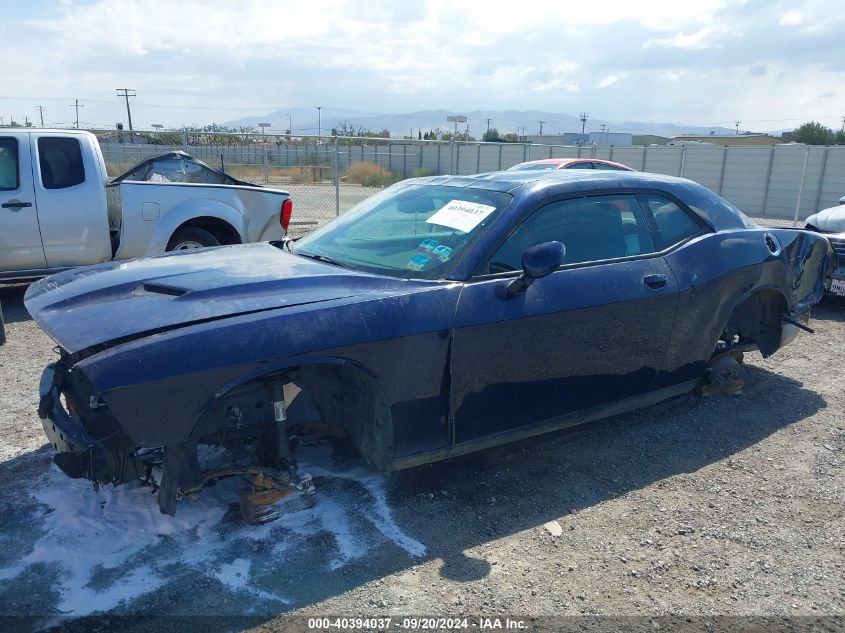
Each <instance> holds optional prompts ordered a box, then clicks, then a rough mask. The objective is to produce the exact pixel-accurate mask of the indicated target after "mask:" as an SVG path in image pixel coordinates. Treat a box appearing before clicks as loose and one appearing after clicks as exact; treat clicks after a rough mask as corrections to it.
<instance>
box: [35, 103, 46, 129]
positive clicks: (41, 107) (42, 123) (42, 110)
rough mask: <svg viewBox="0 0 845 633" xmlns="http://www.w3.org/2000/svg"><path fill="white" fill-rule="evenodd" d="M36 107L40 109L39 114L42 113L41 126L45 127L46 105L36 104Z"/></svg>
mask: <svg viewBox="0 0 845 633" xmlns="http://www.w3.org/2000/svg"><path fill="white" fill-rule="evenodd" d="M35 109H36V110H38V114H39V115H41V127H44V110H45V108H44V106H35Z"/></svg>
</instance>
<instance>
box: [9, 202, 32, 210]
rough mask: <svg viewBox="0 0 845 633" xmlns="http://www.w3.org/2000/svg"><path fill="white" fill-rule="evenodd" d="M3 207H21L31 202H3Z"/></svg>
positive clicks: (29, 205)
mask: <svg viewBox="0 0 845 633" xmlns="http://www.w3.org/2000/svg"><path fill="white" fill-rule="evenodd" d="M2 206H3V208H4V209H21V208H23V207H31V206H32V203H31V202H17V201H16V202H4V203H3V205H2Z"/></svg>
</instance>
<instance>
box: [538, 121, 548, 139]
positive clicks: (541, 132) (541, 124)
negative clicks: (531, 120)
mask: <svg viewBox="0 0 845 633" xmlns="http://www.w3.org/2000/svg"><path fill="white" fill-rule="evenodd" d="M543 123H548V121H540V136H543Z"/></svg>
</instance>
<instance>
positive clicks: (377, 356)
mask: <svg viewBox="0 0 845 633" xmlns="http://www.w3.org/2000/svg"><path fill="white" fill-rule="evenodd" d="M835 258H836V256H835V253H834V251H833V250H832V248H831V246H830V244H829V243H828V241H827V240H826V239H825V238H824V237H823V236H821V235H818V234H815V233H811V232H808V231H802V230H788V229H773V228H768V229H767V228H761V227H758V226H757V225H755V224H754V223H753V222H751V221H750V220H749V219H748V218H746V217H745V216H744V215H743V214H742V213H741V212H740V211H739V210H737V209H736V208H734V207H733V206H732V205H730V204H729V203H728V202H726V201H725V200H723V199H721V198H719V197H718V196H717V195H715V194H713V193H712V192H710V191H709V190H707V189H706V188H704V187H702V186H700V185H698V184H695V183H693V182H691V181H689V180H684V179H679V178H671V177H666V176H658V175H653V174H643V173H635V172H619V171H616V172H610V171H593V172H585V171H578V172H575V171H554V172H524V171H523V172H520V171H516V172H501V173H493V174H482V175H477V176H468V177H450V176H439V177H433V178H422V179H411V180H406V181H403V182H401V183H399V184H397V185H394V186H392V187H390V188H388V189H386V190H384V191H383V192H381V193H379V194H378V195H375V196H373V197H371V198H369V199H367V200H365V201H364V202H362V203H360V204H359V205H358V206H356V207H355V208H354V209H352V210H351V211H349V212H348V213H345V214H344V215H342V216H340V217H339V218H337V219H335V220H334V221H332V222H330V223H328V224H326V225H325V226H323V227H322V228H320V229H319V230H317V231H315V232H313V233H311V234H310V235H308V236H307V237H305V238H302V239H300V240H299V241H296V242H284V243H263V244H247V245H238V246H223V247H218V248H209V249H203V250H200V251H194V252H185V253H177V254H170V255H164V256H160V257H151V258H146V259H139V260H135V261H130V262H119V263H106V264H102V265H97V266H91V267H86V268H81V269H77V270H73V271H68V272H64V273H60V274H58V275H54V276H52V277H49V278H47V279H44V280H42V281H40V282H38V283H37V284H35V285H33V286H32V287H31V288H30V289H29V291H28V292H27V295H26V305H27V308H28V309H29V311H30V313H31V314H32V316H33V317H34V318H35V320H36V321H37V322H38V323H39V325H40V326H41V327H42V328H43V329H44V331H45V332H46V333H47V334H48V335H49V336H51V337H52V338H53V339H54V340H55V341H56V343H58V346H59V347H58V349H59V353H60V358H59V360H58V361H57V362H56V363H55V364H53V365H50V366H49V367H48V368H47V369H46V370H45V372H44V375H43V377H42V381H41V401H40V406H39V415H40V417H41V419H42V420H43V423H44V428H45V431H46V433H47V437H48V438H49V441H50V443H51V444H52V445H53V447H54V448H55V450H56V455H55V461H56V463H57V464H58V466H59V467H60V468H61V469H62V470H63V471H64V472H65V473H66V474H67V475H69V476H71V477H81V478H87V479H90V480H92V481H93V482H94V483H95V485H100V484H105V483H111V484H115V485H117V484H120V483H123V482H128V481H135V480H138V479H139V478H140V479H142V480H145V481H147V482H148V483H149V484H150V485H151V486H154V487H155V488H157V490H158V502H159V506H160V508H161V510H162V512H165V513H171V514H172V513H173V512H175V509H176V501H177V499H179V498H180V497H182V496H185V495H191V494H196V493H197V492H199V490H201V489H202V487H203V485H205V484H207V483H209V482H210V481H212V480H213V479H216V478H219V477H225V476H231V475H240V476H243V477H245V478H246V479H247V480H248V481H249V482H250V483H249V486H248V488H249V489H248V491H247V493H245V496H244V499H245V501H244V503H243V504H242V509H244V508H245V516H247V518H250V517H251V518H258V519H259V520H261V519H262V518H264V517H266V516H267V513H266V512H264V511H262V510H259V511H255V507H256V506H257V507H263V506H262V504H264V505H266V506H269V505H271V504H273V503H276V502H277V501H280V500H284V498H285V496H286V495H288V494H289V493H293V494H294V496H296V493H300V496H306V495H310V493H311V492H313V485H311V484H310V481H307V480H306V478H305V477H303V476H302V475H301V474H300V473H299V472H298V470H297V464H296V448H297V445H298V444H299V443H301V442H302V441H303V439H304V438H313V437H315V436H326V435H328V436H337V437H343V438H345V439H346V441H347V442H349V443H351V445H352V446H354V448H355V449H356V450H357V451H358V452H359V453H360V454H361V455H362V456H363V457H364V458H366V459H367V460H368V461H369V462H370V463H371V464H372V465H373V466H375V467H377V468H380V469H384V470H386V471H391V470H396V469H402V468H407V467H411V466H415V465H418V464H422V463H426V462H430V461H434V460H439V459H443V458H447V457H451V456H454V455H459V454H462V453H467V452H469V451H474V450H478V449H482V448H485V447H489V446H493V445H496V444H501V443H504V442H509V441H512V440H515V439H518V438H524V437H527V436H531V435H536V434H539V433H544V432H547V431H551V430H554V429H560V428H562V427H566V426H570V425H574V424H580V423H584V422H588V421H591V420H595V419H598V418H602V417H606V416H609V415H613V414H617V413H620V412H624V411H628V410H631V409H634V408H637V407H642V406H645V405H649V404H652V403H655V402H658V401H661V400H664V399H666V398H670V397H673V396H677V395H679V394H683V393H685V392H688V391H691V390H693V389H695V388H696V387H699V388H703V389H705V390H706V389H707V388H712V389H715V390H719V389H723V390H726V391H727V392H734V393H736V392H738V391H739V389H740V388H741V384H742V383H741V380H739V378H738V375H737V372H736V368H737V361H738V360H740V356H741V354H742V352H744V351H750V350H758V351H759V352H760V353H762V354H763V355H764V356H768V355H770V354H773V353H774V352H775V351H777V350H778V348H780V347H782V346H783V345H785V344H787V343H788V342H789V341H791V340H792V339H793V338H794V337H795V335H796V334H797V333H798V331H799V329H806V330H809V327H808V326H807V323H808V320H809V310H810V307H811V306H812V305H813V304H814V303H816V302H817V301H819V299H820V298H821V297H822V294H823V292H824V280H825V276H826V275H828V274H829V273H830V272H831V271H832V270H833V268H834V266H835V262H836V259H835ZM205 445H212V446H216V447H221V450H222V452H223V453H224V454H225V455H226V458H225V460H223V463H220V460H219V454H220V453H221V450H216V451H206V450H205V449H203V450H198V447H203V446H205ZM209 452H213V453H214V454H215V455H217V456H218V457H217V463H215V464H211V463H206V462H205V459H204V455H205V454H206V453H209Z"/></svg>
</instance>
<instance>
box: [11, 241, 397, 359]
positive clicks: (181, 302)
mask: <svg viewBox="0 0 845 633" xmlns="http://www.w3.org/2000/svg"><path fill="white" fill-rule="evenodd" d="M411 283H413V282H411ZM407 288H408V282H407V281H405V280H401V279H394V278H391V277H382V276H378V275H371V274H367V273H361V272H357V271H352V270H347V269H344V268H340V267H337V266H333V265H330V264H324V263H321V262H318V261H314V260H311V259H306V258H303V257H299V256H296V255H292V254H290V253H287V252H284V251H282V250H280V249H278V248H276V247H274V246H272V245H270V244H267V243H259V244H245V245H238V246H223V247H218V248H209V249H203V250H200V251H192V252H191V251H184V252H181V253H173V254H169V255H162V256H158V257H149V258H144V259H136V260H130V261H124V262H110V263H106V264H99V265H96V266H88V267H85V268H78V269H75V270H70V271H67V272H63V273H59V274H57V275H53V276H51V277H47V278H46V279H42V280H41V281H39V282H37V283H36V284H34V285H32V286H31V287H30V288H29V290H28V291H27V293H26V297H25V303H26V307H27V309H28V310H29V313H30V314H31V315H32V317H33V318H34V319H35V320H36V321H37V322H38V325H40V326H41V328H42V329H43V330H44V331H45V332H46V333H47V334H48V335H49V336H50V337H51V338H52V339H53V340H55V341H56V342H57V343H58V344H59V345H60V346H61V347H62V348H64V349H65V350H66V351H68V352H70V353H75V352H78V351H81V350H85V349H87V348H90V347H93V346H97V345H104V344H106V345H108V344H116V343H118V342H122V341H126V340H132V339H135V338H139V337H141V336H145V335H149V334H154V333H156V332H162V331H166V330H170V329H173V328H175V327H181V326H186V325H191V324H195V323H201V322H205V321H210V320H215V319H221V318H226V317H232V316H237V315H240V314H246V313H251V312H260V311H264V310H272V309H277V308H285V307H291V306H296V305H303V304H310V303H317V302H325V301H332V300H337V299H344V298H349V297H356V296H360V295H364V294H366V295H367V296H368V297H371V296H373V295H374V294H375V295H378V294H396V293H397V292H403V291H406V290H407Z"/></svg>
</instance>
